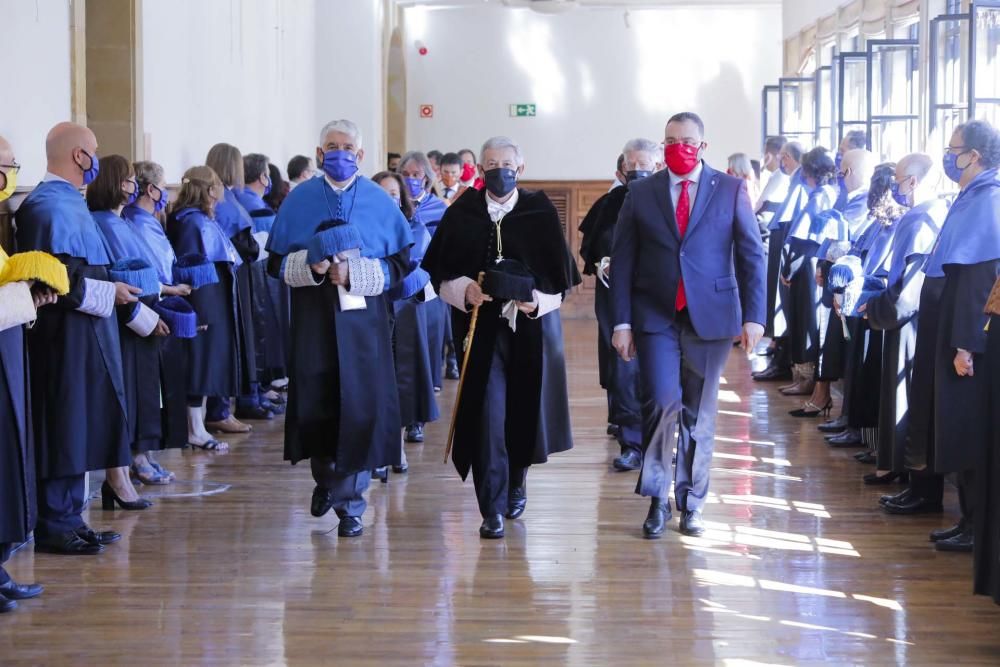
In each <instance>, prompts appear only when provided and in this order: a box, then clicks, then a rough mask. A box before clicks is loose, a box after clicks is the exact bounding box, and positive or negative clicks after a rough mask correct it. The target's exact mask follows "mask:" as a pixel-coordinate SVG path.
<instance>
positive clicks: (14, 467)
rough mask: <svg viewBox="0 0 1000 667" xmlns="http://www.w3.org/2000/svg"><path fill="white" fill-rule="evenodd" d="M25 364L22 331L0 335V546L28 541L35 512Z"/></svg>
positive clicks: (7, 330) (9, 330)
mask: <svg viewBox="0 0 1000 667" xmlns="http://www.w3.org/2000/svg"><path fill="white" fill-rule="evenodd" d="M25 361H26V357H25V350H24V330H23V328H22V327H19V326H18V327H11V328H10V329H4V330H3V331H0V509H2V511H0V544H3V543H9V544H20V543H21V542H24V541H25V540H26V539H28V534H29V533H30V532H31V531H32V530H33V529H34V526H35V517H36V512H37V507H36V505H35V461H34V458H35V457H34V452H33V451H32V442H31V414H30V412H29V408H30V404H29V403H28V400H27V393H28V375H27V367H26V365H25Z"/></svg>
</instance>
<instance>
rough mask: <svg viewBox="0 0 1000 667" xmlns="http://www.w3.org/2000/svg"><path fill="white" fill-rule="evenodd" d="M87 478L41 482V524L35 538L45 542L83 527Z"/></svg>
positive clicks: (39, 496) (39, 518) (75, 476)
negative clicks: (47, 539) (49, 538)
mask: <svg viewBox="0 0 1000 667" xmlns="http://www.w3.org/2000/svg"><path fill="white" fill-rule="evenodd" d="M85 479H86V477H85V475H83V474H80V475H72V476H70V477H56V478H50V479H39V480H38V524H37V525H36V526H35V537H36V538H38V539H45V538H47V537H50V536H56V535H59V534H61V533H68V532H70V531H72V530H76V529H77V528H79V527H80V526H82V525H83V517H82V516H80V515H81V514H82V513H83V505H84V502H85V501H86V482H85Z"/></svg>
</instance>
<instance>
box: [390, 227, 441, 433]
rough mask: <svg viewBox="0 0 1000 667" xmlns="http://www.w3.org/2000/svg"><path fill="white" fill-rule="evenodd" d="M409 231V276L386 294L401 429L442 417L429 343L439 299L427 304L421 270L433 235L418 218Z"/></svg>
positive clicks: (425, 281)
mask: <svg viewBox="0 0 1000 667" xmlns="http://www.w3.org/2000/svg"><path fill="white" fill-rule="evenodd" d="M410 231H411V232H412V234H413V240H414V243H413V247H412V248H411V249H410V263H409V267H408V273H407V274H406V276H405V277H404V278H403V280H402V281H401V282H400V283H399V284H398V285H397V286H396V287H394V288H393V289H392V290H391V291H390V292H388V293H387V294H386V298H388V299H389V300H391V301H392V306H393V314H394V317H395V326H394V328H393V344H394V345H393V353H394V358H395V361H396V384H397V385H398V387H399V417H400V421H401V426H409V425H411V424H418V423H419V424H426V423H428V422H433V421H437V420H438V419H439V418H440V416H441V414H440V412H439V411H438V405H437V400H436V399H435V397H434V375H433V371H432V368H431V356H430V346H429V345H428V342H427V334H428V326H427V319H428V313H429V312H430V310H431V309H433V310H434V311H435V312H440V304H439V303H438V301H439V300H440V299H435V300H433V301H424V297H425V296H426V287H427V285H428V284H429V283H430V276H429V275H428V274H427V272H426V271H425V270H424V269H423V268H421V266H420V262H421V260H422V259H423V258H424V253H425V252H426V251H427V246H428V245H429V244H430V242H431V235H430V233H429V232H428V231H427V228H426V227H425V226H424V224H423V223H422V222H420V220H419V219H418V218H416V217H414V218H413V219H412V220H410ZM438 366H440V364H438Z"/></svg>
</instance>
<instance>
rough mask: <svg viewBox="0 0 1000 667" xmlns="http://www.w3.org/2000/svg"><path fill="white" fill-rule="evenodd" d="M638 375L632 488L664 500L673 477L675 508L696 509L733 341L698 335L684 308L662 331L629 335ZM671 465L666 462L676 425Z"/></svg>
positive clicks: (704, 491) (701, 500)
mask: <svg viewBox="0 0 1000 667" xmlns="http://www.w3.org/2000/svg"><path fill="white" fill-rule="evenodd" d="M635 344H636V354H637V355H638V357H639V373H640V376H641V378H642V396H643V401H642V418H643V439H642V444H643V449H644V455H643V461H642V472H641V473H640V475H639V483H638V484H637V485H636V490H635V492H636V493H638V494H639V495H642V496H654V497H657V498H663V499H666V498H667V496H668V495H669V493H670V482H671V479H672V478H673V479H674V480H675V486H674V497H675V499H676V500H677V507H678V509H680V510H681V511H685V510H686V511H694V510H700V509H701V508H702V506H703V505H704V503H705V500H706V498H707V497H708V482H709V471H710V470H711V466H712V451H713V449H714V446H715V420H716V414H717V410H718V402H719V378H720V377H721V376H722V369H723V367H724V366H725V364H726V359H727V358H728V357H729V352H730V350H731V349H732V346H733V343H732V340H731V339H729V338H723V339H721V340H704V339H702V338H699V337H698V334H697V333H695V330H694V328H693V327H692V326H691V320H690V318H689V316H688V314H687V313H686V312H681V313H680V315H678V317H677V320H676V321H675V322H674V324H673V325H671V327H670V328H669V329H668V330H666V331H663V332H656V333H643V332H639V333H637V334H636V336H635ZM678 426H679V428H680V435H679V439H678V440H677V468H676V473H675V475H672V474H671V472H672V471H671V465H670V461H671V458H672V454H673V450H674V442H675V435H674V432H675V430H676V429H678Z"/></svg>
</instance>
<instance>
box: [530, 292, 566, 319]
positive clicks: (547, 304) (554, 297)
mask: <svg viewBox="0 0 1000 667" xmlns="http://www.w3.org/2000/svg"><path fill="white" fill-rule="evenodd" d="M534 295H535V302H536V303H537V304H538V310H536V311H535V314H534V315H528V317H530V318H531V319H533V320H537V319H538V318H540V317H545V316H546V315H548V314H549V313H551V312H552V311H553V310H559V307H560V306H562V302H563V296H562V294H546V293H544V292H539V291H538V290H534Z"/></svg>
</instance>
